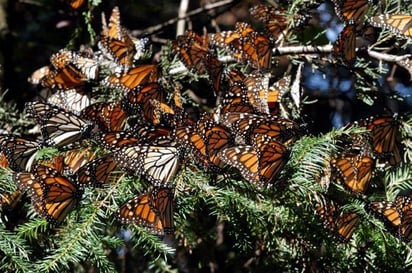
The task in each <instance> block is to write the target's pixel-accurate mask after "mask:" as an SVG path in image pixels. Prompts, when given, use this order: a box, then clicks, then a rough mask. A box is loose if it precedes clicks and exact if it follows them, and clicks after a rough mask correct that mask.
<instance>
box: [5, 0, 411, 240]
mask: <svg viewBox="0 0 412 273" xmlns="http://www.w3.org/2000/svg"><path fill="white" fill-rule="evenodd" d="M342 2H344V3H352V1H342ZM339 3H340V1H339ZM353 3H355V2H353ZM356 7H357V6H356ZM339 9H340V12H341V13H342V12H343V13H342V14H350V13H351V12H349V11H348V8H347V7H346V6H342V7H339ZM251 13H252V15H253V16H255V17H256V19H258V20H259V21H261V22H262V23H263V24H264V26H265V27H266V28H267V31H268V33H269V34H265V33H259V32H257V31H256V30H255V29H254V28H253V27H252V26H251V25H250V24H248V23H237V24H236V26H235V29H234V30H233V31H222V32H219V33H216V34H212V35H204V36H200V35H198V34H196V33H194V32H192V31H187V32H186V33H185V34H184V35H182V36H179V37H178V38H177V39H176V40H175V41H173V42H172V44H171V48H172V51H173V53H175V55H176V56H177V58H178V59H179V60H180V61H181V62H182V63H183V65H184V66H185V67H186V68H187V69H188V70H190V71H192V72H194V73H196V74H203V75H207V76H208V77H209V79H210V83H211V84H210V88H211V89H212V90H213V91H214V92H212V93H213V95H214V96H216V97H217V101H219V103H218V105H217V106H216V107H215V108H213V109H211V110H210V111H208V112H207V113H192V112H194V111H193V109H194V108H195V107H194V106H193V105H191V106H190V107H185V105H184V104H183V103H182V97H181V94H180V88H179V85H178V84H175V88H174V90H173V91H171V90H170V89H172V88H170V85H172V84H170V82H166V81H164V77H163V76H162V71H161V67H160V66H158V65H156V64H138V65H136V62H137V61H139V60H140V58H141V56H142V55H143V54H144V51H145V47H146V45H147V43H148V41H147V39H136V38H134V37H132V36H131V35H130V34H129V32H128V31H127V30H126V29H125V28H124V27H123V26H122V25H121V24H120V13H119V9H118V8H117V7H115V8H114V9H113V11H112V14H111V16H110V19H109V23H108V24H106V23H105V20H104V21H103V30H102V32H101V38H100V40H99V43H98V48H99V50H98V51H96V52H93V51H92V50H87V49H86V50H80V51H78V52H74V51H69V50H61V51H60V52H58V53H56V54H54V55H53V56H52V57H51V60H50V61H51V64H50V65H49V66H47V67H43V68H41V69H39V70H37V71H36V72H35V73H34V74H33V75H32V77H31V78H30V81H31V82H32V83H38V84H41V85H42V86H43V87H47V88H49V89H50V90H52V92H53V94H52V95H51V96H49V97H47V100H46V101H37V102H29V103H27V104H26V113H27V116H28V117H30V118H32V119H33V120H34V121H35V122H36V124H37V126H38V128H39V130H40V136H41V137H40V139H38V140H29V139H26V138H23V137H20V136H16V135H13V134H3V135H0V151H1V156H2V158H1V161H0V162H1V164H2V166H7V167H8V168H10V169H12V170H13V171H14V175H13V177H14V180H15V181H16V183H17V186H18V191H17V192H15V193H11V194H7V193H3V194H2V199H1V202H2V204H4V205H7V206H9V207H12V206H13V204H14V202H15V200H17V199H19V198H20V197H17V196H21V195H22V194H27V195H28V196H29V197H30V200H31V203H32V205H33V208H34V210H35V211H36V212H37V213H38V214H39V215H40V216H42V217H44V218H45V219H46V220H47V221H48V222H49V223H50V224H52V225H58V224H61V223H62V222H63V221H64V220H65V218H66V217H67V215H68V214H69V213H70V212H71V211H72V210H73V209H75V208H76V206H77V205H78V204H79V202H80V201H81V200H82V198H83V192H84V190H85V189H86V188H88V187H104V186H105V185H107V184H110V183H116V181H117V180H119V173H120V174H126V175H129V176H137V177H140V180H141V181H143V182H144V183H147V184H148V185H149V187H148V190H147V191H146V192H144V193H142V194H139V195H137V196H135V197H133V198H132V199H130V200H128V201H126V202H125V203H124V204H123V205H121V206H120V207H119V209H118V210H117V211H116V213H115V218H116V219H117V220H118V221H120V222H121V223H124V224H129V223H138V224H140V225H142V226H144V227H145V228H147V229H148V230H150V231H151V232H153V233H156V234H160V235H162V234H171V233H173V231H174V225H173V208H174V206H173V199H174V191H175V178H176V175H177V174H178V173H179V171H180V170H181V169H182V168H183V166H185V165H187V162H188V161H191V160H193V159H194V162H195V163H196V165H197V166H198V168H200V169H201V170H203V171H205V172H207V173H210V174H212V175H219V174H225V175H230V174H232V173H238V174H240V175H241V176H242V177H243V179H244V180H246V181H247V182H248V183H253V184H256V185H257V186H258V187H262V188H271V187H273V188H276V187H277V182H278V181H279V176H280V174H281V172H282V170H283V169H284V166H285V164H286V163H287V162H288V158H289V152H290V149H291V147H292V145H293V143H294V142H295V141H296V140H297V139H298V138H300V137H301V136H302V135H304V134H305V133H306V128H305V126H304V125H303V124H302V123H299V122H297V121H294V120H291V119H289V118H286V117H280V116H279V114H280V113H281V108H282V103H281V102H282V100H283V99H285V98H287V96H288V95H289V93H288V91H289V90H290V89H291V86H292V85H293V84H292V79H291V77H290V76H284V77H282V78H280V79H276V80H275V79H273V78H272V77H271V74H270V73H268V70H269V69H270V66H271V64H272V60H271V56H272V49H273V45H274V44H276V43H278V42H279V40H281V39H283V37H284V36H285V31H286V30H287V28H288V27H289V24H288V21H287V20H286V15H285V14H283V10H275V9H274V8H273V7H268V6H264V5H258V6H256V7H254V8H253V9H252V10H251ZM345 16H349V15H345ZM103 18H104V17H103ZM302 18H303V17H302ZM302 18H300V19H302ZM298 19H299V18H298ZM219 48H221V49H223V50H225V51H226V53H227V54H229V55H230V56H231V57H232V58H233V59H234V60H236V61H237V62H239V63H247V64H248V65H249V68H250V70H252V71H249V72H248V73H245V72H242V71H240V70H237V69H234V68H227V69H225V66H224V65H223V64H222V62H221V61H220V60H219V59H218V57H217V54H216V53H215V51H216V49H219ZM107 71H109V72H107ZM299 80H300V79H299V78H298V77H297V78H296V79H294V83H296V82H297V83H299ZM93 85H95V86H98V87H102V86H103V87H105V88H106V89H110V90H112V91H116V92H117V91H118V92H120V95H119V98H118V99H117V100H113V101H110V102H107V101H104V102H94V103H92V101H93V100H95V99H96V98H95V97H93V96H92V95H93V92H90V91H89V89H90V86H93ZM167 85H168V86H167ZM189 110H190V111H189ZM199 112H201V111H200V110H199ZM398 124H399V123H398V120H397V119H396V118H395V117H393V116H381V117H373V118H370V119H366V120H363V121H361V122H359V123H358V124H357V125H358V126H363V127H365V128H366V129H368V130H369V131H370V132H371V134H372V138H373V140H372V141H371V146H370V149H368V150H367V151H368V152H366V151H365V149H363V148H360V147H361V146H362V147H363V146H365V145H369V142H368V143H366V142H365V143H364V142H362V143H358V142H357V141H355V140H354V141H353V143H352V144H351V145H352V147H351V149H349V150H347V151H344V152H342V153H341V154H340V155H338V156H336V158H334V159H333V161H332V162H331V168H332V172H333V173H334V177H336V179H337V180H339V181H341V182H342V184H343V185H344V186H345V187H346V188H348V189H349V190H350V191H351V192H353V193H355V194H359V193H364V192H365V191H366V190H367V188H368V185H369V183H370V180H371V178H372V176H373V168H374V166H375V161H376V160H380V161H383V162H389V164H392V165H397V164H400V163H401V153H400V150H399V147H398V142H397V140H396V135H397V133H398ZM388 135H389V136H390V137H388ZM95 145H98V146H99V152H96V149H95ZM45 147H54V148H57V149H58V150H59V151H60V154H59V155H58V156H56V157H53V158H46V159H44V158H42V159H39V158H38V152H39V150H40V149H42V148H45ZM233 170H236V172H234V171H233ZM404 203H406V202H404ZM404 203H400V202H397V203H396V204H392V203H390V204H389V203H387V201H384V202H381V203H379V204H377V205H375V204H372V209H373V210H374V211H375V212H376V213H378V214H381V216H382V217H383V218H386V219H389V220H391V221H392V222H393V223H397V226H398V227H400V229H402V234H405V236H404V237H407V238H409V234H408V232H407V231H409V226H408V222H407V220H406V218H405V216H404V215H405V213H403V212H402V213H399V214H398V215H399V217H400V220H393V218H394V217H393V215H392V214H388V212H387V210H389V209H392V210H393V209H394V208H395V210H397V211H398V210H401V211H403V208H404ZM315 210H316V211H317V213H318V214H319V215H320V217H321V218H322V219H323V220H325V223H326V227H327V228H328V229H330V230H331V231H332V232H334V233H335V234H337V235H338V236H339V237H340V238H343V239H344V240H347V239H349V238H350V236H351V234H352V233H353V230H354V227H355V226H356V225H357V223H358V221H359V217H358V216H357V215H356V214H355V213H353V212H350V211H346V210H342V209H341V208H340V207H338V205H336V204H335V203H334V202H333V201H332V200H330V201H327V202H324V203H321V204H318V205H317V206H316V209H315ZM396 221H398V222H396Z"/></svg>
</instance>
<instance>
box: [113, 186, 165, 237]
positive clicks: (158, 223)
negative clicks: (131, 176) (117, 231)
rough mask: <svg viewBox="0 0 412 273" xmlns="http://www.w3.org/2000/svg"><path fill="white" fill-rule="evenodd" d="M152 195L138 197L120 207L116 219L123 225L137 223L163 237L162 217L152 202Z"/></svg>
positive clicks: (145, 194)
mask: <svg viewBox="0 0 412 273" xmlns="http://www.w3.org/2000/svg"><path fill="white" fill-rule="evenodd" d="M150 195H151V193H144V194H141V195H137V196H135V197H134V198H132V199H131V200H129V201H127V202H126V203H124V204H123V205H121V206H120V207H119V209H118V210H117V211H116V214H115V217H116V219H117V220H118V221H119V222H121V223H122V224H132V223H136V224H139V225H142V226H143V227H145V228H147V229H148V230H149V231H150V232H152V233H155V234H158V235H163V234H164V225H163V221H162V215H161V214H160V212H159V210H158V209H157V208H156V207H154V206H153V204H152V202H151V196H150Z"/></svg>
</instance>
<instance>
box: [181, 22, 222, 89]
mask: <svg viewBox="0 0 412 273" xmlns="http://www.w3.org/2000/svg"><path fill="white" fill-rule="evenodd" d="M173 50H174V51H175V52H176V53H177V55H178V56H179V58H180V59H181V60H182V62H183V64H184V65H185V66H186V67H187V68H188V69H194V70H196V71H197V72H198V73H199V74H204V73H208V74H209V77H210V80H211V82H212V83H213V84H212V85H213V88H214V90H215V91H216V92H217V91H219V90H220V80H221V76H222V72H223V65H222V63H221V62H220V61H219V60H218V59H217V58H216V57H215V56H214V55H213V54H211V52H210V49H209V41H208V37H207V34H205V35H204V37H203V38H202V37H200V36H199V35H197V34H196V33H194V32H193V31H191V30H187V31H186V32H185V34H184V35H181V36H179V37H177V40H176V41H174V42H173Z"/></svg>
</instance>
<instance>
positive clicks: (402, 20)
mask: <svg viewBox="0 0 412 273" xmlns="http://www.w3.org/2000/svg"><path fill="white" fill-rule="evenodd" d="M370 22H371V24H372V25H373V26H375V27H383V28H387V29H389V30H391V31H392V32H393V33H395V34H396V35H398V36H401V37H402V38H410V37H412V16H410V15H406V14H381V15H378V16H374V17H372V18H371V19H370Z"/></svg>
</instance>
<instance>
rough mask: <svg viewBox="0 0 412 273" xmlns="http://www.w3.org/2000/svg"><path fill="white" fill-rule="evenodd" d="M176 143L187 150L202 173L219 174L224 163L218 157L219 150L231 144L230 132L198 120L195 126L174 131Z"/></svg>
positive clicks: (205, 119) (216, 125)
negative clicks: (199, 166)
mask: <svg viewBox="0 0 412 273" xmlns="http://www.w3.org/2000/svg"><path fill="white" fill-rule="evenodd" d="M175 135H176V137H177V139H178V140H177V141H178V142H179V143H181V144H182V145H183V146H184V147H185V148H189V149H190V151H191V152H192V153H193V155H194V159H195V161H196V162H197V163H198V164H199V165H201V166H202V168H203V169H204V171H206V172H212V173H220V172H222V170H223V165H224V162H222V161H221V159H220V158H219V157H218V153H219V151H220V150H222V149H224V148H226V147H228V146H230V145H232V144H233V142H234V140H233V137H232V135H231V134H230V132H229V131H228V130H227V129H226V128H225V127H223V126H221V125H218V124H215V123H214V122H212V121H211V120H210V119H207V118H204V120H202V119H201V120H199V121H198V123H197V124H196V126H191V125H183V126H178V127H177V128H176V130H175Z"/></svg>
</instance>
